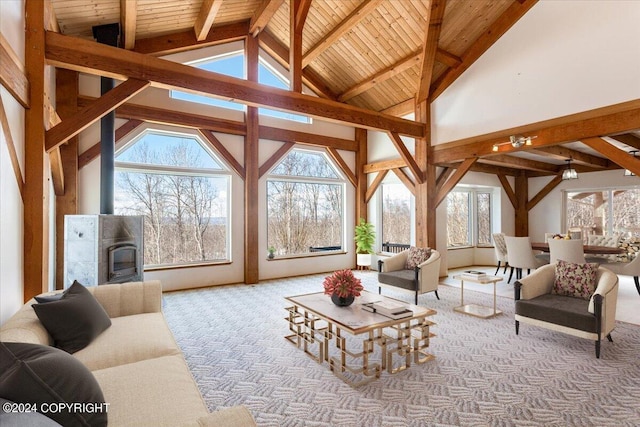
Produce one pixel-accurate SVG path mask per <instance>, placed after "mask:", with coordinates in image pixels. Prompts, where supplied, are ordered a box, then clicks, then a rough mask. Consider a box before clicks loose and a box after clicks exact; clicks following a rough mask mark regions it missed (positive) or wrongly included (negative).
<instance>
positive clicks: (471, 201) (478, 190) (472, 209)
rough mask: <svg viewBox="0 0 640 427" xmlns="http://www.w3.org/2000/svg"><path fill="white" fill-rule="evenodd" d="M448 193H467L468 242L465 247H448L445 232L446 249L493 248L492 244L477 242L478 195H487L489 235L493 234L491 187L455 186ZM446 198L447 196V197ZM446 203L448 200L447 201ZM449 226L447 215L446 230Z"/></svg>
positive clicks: (494, 199) (493, 195)
mask: <svg viewBox="0 0 640 427" xmlns="http://www.w3.org/2000/svg"><path fill="white" fill-rule="evenodd" d="M450 193H467V194H468V198H467V203H468V208H469V216H468V218H467V224H468V225H467V227H468V230H469V234H470V236H469V240H468V242H467V244H466V245H460V246H450V245H449V237H448V232H447V249H465V248H474V247H475V248H489V247H492V246H493V243H491V241H489V243H483V244H480V243H479V242H478V240H479V234H480V233H479V229H478V228H479V224H480V221H478V194H488V195H489V235H490V236H491V235H492V234H493V232H494V231H493V229H494V223H493V216H494V214H495V208H494V206H495V203H496V197H495V191H494V188H493V187H467V186H456V187H454V189H453V190H451V191H450ZM447 198H448V195H447ZM447 203H448V200H447ZM448 226H449V216H448V213H447V228H448Z"/></svg>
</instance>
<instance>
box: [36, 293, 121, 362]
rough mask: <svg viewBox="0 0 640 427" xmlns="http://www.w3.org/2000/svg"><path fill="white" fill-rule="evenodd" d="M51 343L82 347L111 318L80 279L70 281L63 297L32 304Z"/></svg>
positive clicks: (75, 348) (67, 347) (74, 348)
mask: <svg viewBox="0 0 640 427" xmlns="http://www.w3.org/2000/svg"><path fill="white" fill-rule="evenodd" d="M33 309H34V310H35V311H36V315H38V319H40V322H42V325H43V326H44V327H45V329H46V330H47V331H48V332H49V334H50V335H51V337H53V342H54V345H55V346H56V347H58V348H61V349H62V350H64V351H66V352H67V353H75V352H76V351H78V350H82V349H83V348H85V347H86V346H87V345H89V343H90V342H91V341H93V339H94V338H95V337H97V336H98V335H100V334H101V333H102V332H103V331H104V330H105V329H107V328H108V327H109V326H111V319H110V318H109V315H108V314H107V312H106V311H104V308H102V306H101V305H100V303H99V302H98V301H97V300H96V299H95V297H94V296H93V295H92V294H91V292H89V291H88V290H87V288H85V287H84V286H82V285H81V284H80V283H78V282H77V281H75V282H73V284H72V285H71V287H70V288H69V289H67V291H66V292H65V293H64V295H63V296H62V298H60V299H59V300H58V301H51V302H47V303H42V304H33Z"/></svg>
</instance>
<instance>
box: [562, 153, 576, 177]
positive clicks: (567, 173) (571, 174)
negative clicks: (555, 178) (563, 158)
mask: <svg viewBox="0 0 640 427" xmlns="http://www.w3.org/2000/svg"><path fill="white" fill-rule="evenodd" d="M562 179H563V180H566V179H578V172H576V170H575V169H574V168H572V167H571V157H569V160H567V168H566V169H565V170H563V171H562Z"/></svg>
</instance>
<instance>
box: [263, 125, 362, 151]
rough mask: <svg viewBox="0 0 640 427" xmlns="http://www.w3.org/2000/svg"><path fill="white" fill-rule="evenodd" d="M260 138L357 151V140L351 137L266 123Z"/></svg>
mask: <svg viewBox="0 0 640 427" xmlns="http://www.w3.org/2000/svg"><path fill="white" fill-rule="evenodd" d="M260 138H261V139H271V140H273V141H287V142H297V143H300V144H307V145H315V146H318V147H332V148H335V149H338V150H346V151H356V142H355V141H351V140H350V139H342V138H335V137H331V136H322V135H316V134H313V133H307V132H298V131H294V130H288V129H281V128H274V127H270V126H264V125H261V126H260Z"/></svg>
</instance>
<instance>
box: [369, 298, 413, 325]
mask: <svg viewBox="0 0 640 427" xmlns="http://www.w3.org/2000/svg"><path fill="white" fill-rule="evenodd" d="M362 309H363V310H365V311H369V312H371V313H377V314H381V315H383V316H385V317H388V318H390V319H394V320H395V319H402V318H404V317H411V316H413V311H411V310H410V309H408V308H407V307H406V306H404V305H402V304H396V303H393V302H389V301H378V302H369V303H364V304H362Z"/></svg>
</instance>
